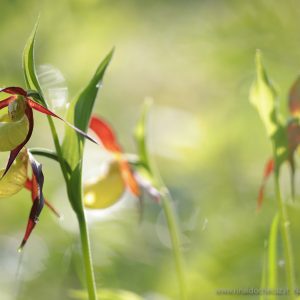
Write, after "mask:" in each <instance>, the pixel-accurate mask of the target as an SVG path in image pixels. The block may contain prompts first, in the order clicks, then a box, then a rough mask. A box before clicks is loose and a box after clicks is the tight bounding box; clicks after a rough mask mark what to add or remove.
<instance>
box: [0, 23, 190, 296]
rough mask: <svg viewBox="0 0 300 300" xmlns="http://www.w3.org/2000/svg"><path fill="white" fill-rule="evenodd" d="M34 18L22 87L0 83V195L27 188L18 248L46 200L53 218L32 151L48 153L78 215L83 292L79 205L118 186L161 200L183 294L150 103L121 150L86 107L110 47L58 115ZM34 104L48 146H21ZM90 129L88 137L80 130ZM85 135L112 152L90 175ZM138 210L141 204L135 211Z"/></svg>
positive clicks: (112, 198) (95, 201) (104, 197)
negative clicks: (44, 121)
mask: <svg viewBox="0 0 300 300" xmlns="http://www.w3.org/2000/svg"><path fill="white" fill-rule="evenodd" d="M36 31H37V25H36V26H35V28H34V30H33V32H32V34H31V36H30V37H29V39H28V41H27V44H26V46H25V49H24V52H23V70H24V77H25V83H26V88H21V87H15V86H13V87H6V88H2V89H1V90H0V95H5V96H6V97H3V98H1V99H2V100H1V101H0V110H3V111H4V114H2V115H1V116H0V152H8V151H9V152H10V154H9V158H8V161H7V164H6V166H5V168H3V169H2V170H0V177H1V179H0V198H7V197H10V196H12V195H14V194H16V193H18V192H19V191H21V190H22V189H23V188H26V189H27V190H29V191H30V192H31V199H32V207H31V210H30V214H29V218H28V222H27V227H26V231H25V234H24V237H23V240H22V242H21V245H20V250H21V249H22V248H23V247H24V245H25V244H26V242H27V240H28V238H29V237H30V235H31V233H32V231H33V229H34V227H35V226H36V224H37V222H38V219H39V216H40V214H41V212H42V210H43V207H44V206H45V205H46V206H47V207H49V209H50V210H51V211H52V212H53V213H54V214H55V215H57V216H58V217H59V216H60V214H59V212H58V211H57V210H56V209H55V208H54V207H53V206H52V205H51V204H50V202H49V201H47V200H46V199H45V198H44V194H43V186H44V175H43V170H42V165H41V164H40V163H39V162H38V161H37V160H36V159H35V157H34V155H41V156H45V157H47V158H51V159H54V160H55V161H57V162H58V163H59V165H60V168H61V171H62V175H63V178H64V181H65V184H66V190H67V196H68V200H69V202H70V204H71V207H72V209H73V210H74V213H75V215H76V217H77V220H78V225H79V234H80V239H81V246H82V257H83V262H84V272H85V276H86V283H87V291H88V296H89V299H91V300H95V299H97V293H96V284H95V278H94V271H93V264H92V257H91V251H90V240H89V233H88V228H87V221H86V214H85V209H87V208H88V209H105V208H107V207H110V206H112V205H114V204H115V203H116V202H118V201H119V200H120V199H121V198H122V195H123V193H124V192H125V191H127V190H128V191H130V193H131V194H132V195H133V196H134V197H135V198H136V199H138V200H139V201H137V203H139V204H140V205H139V207H140V208H142V200H143V196H144V195H145V194H148V196H150V198H152V199H153V200H155V202H156V203H160V204H161V205H162V209H163V211H164V213H165V216H166V219H167V224H168V229H169V232H170V236H171V240H172V245H173V253H174V261H175V265H176V271H177V277H178V283H179V291H180V295H181V298H182V299H186V289H185V282H184V272H183V262H182V257H181V251H180V238H179V233H178V228H177V223H176V218H175V216H174V211H173V208H172V204H171V202H172V199H171V195H170V193H169V192H168V190H167V188H166V187H165V185H164V183H163V181H162V180H161V178H160V176H159V174H158V171H157V170H156V168H155V167H154V164H153V162H152V161H151V159H150V157H149V153H148V149H147V143H146V120H147V113H148V110H149V104H146V105H145V109H144V110H143V113H142V115H141V118H140V119H139V121H138V123H137V126H136V129H135V132H134V137H135V140H136V144H137V150H138V151H137V153H138V154H137V155H134V157H135V159H133V160H132V159H130V158H129V157H130V155H127V154H126V153H125V152H123V149H122V147H121V145H120V144H119V142H118V139H117V137H116V134H115V133H114V130H113V128H112V127H111V126H110V125H109V124H108V122H106V121H105V120H104V119H103V118H100V117H97V116H95V115H93V114H92V111H93V107H94V104H95V101H96V98H97V95H98V92H99V87H100V86H101V83H102V80H103V77H104V74H105V72H106V69H107V67H108V65H109V63H110V61H111V59H112V56H113V52H114V51H113V50H112V51H111V52H109V54H108V55H107V56H106V57H105V58H104V59H103V60H102V61H101V63H100V64H99V66H98V68H97V69H96V72H95V73H94V75H93V76H92V77H91V79H90V81H89V82H88V84H87V85H86V87H85V88H84V89H83V90H82V91H81V92H80V93H79V95H78V96H77V97H75V98H74V99H73V100H72V101H71V102H70V105H69V106H68V109H67V113H66V116H65V118H62V117H60V116H58V115H57V114H56V113H54V112H53V111H51V110H50V109H49V105H48V102H47V100H48V99H47V100H46V99H45V96H44V93H43V89H42V87H41V85H40V82H39V78H38V76H37V72H36V69H35V60H34V45H35V36H36ZM33 111H37V112H39V113H42V114H44V115H46V116H47V118H48V122H49V126H50V130H51V134H52V138H53V141H54V146H55V151H53V150H49V149H44V148H31V149H28V148H26V146H27V143H28V142H29V140H30V138H31V136H32V133H33V129H34V114H33ZM53 118H56V119H59V120H60V121H63V122H64V123H65V124H66V126H65V133H64V138H63V140H62V141H60V139H59V138H58V133H57V131H56V127H55V124H54V122H53ZM89 129H90V132H93V133H94V136H95V138H93V137H91V136H90V135H89V134H88V133H87V132H88V130H89ZM85 140H89V141H91V142H92V143H94V144H96V145H98V146H99V145H102V147H103V148H104V149H105V150H106V151H107V152H109V153H110V154H111V156H112V157H113V159H112V160H111V161H110V163H109V166H108V172H107V173H106V174H105V175H104V176H100V177H98V178H95V180H93V182H87V183H83V182H82V169H83V151H84V145H85ZM140 211H141V210H140Z"/></svg>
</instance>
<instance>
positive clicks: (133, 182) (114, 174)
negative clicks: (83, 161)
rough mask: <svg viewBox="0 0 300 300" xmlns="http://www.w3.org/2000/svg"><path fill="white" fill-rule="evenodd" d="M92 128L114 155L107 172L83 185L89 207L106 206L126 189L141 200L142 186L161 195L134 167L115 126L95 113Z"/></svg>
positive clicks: (85, 201) (119, 196) (112, 202)
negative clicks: (118, 137)
mask: <svg viewBox="0 0 300 300" xmlns="http://www.w3.org/2000/svg"><path fill="white" fill-rule="evenodd" d="M89 128H90V129H91V130H92V131H93V132H94V133H95V135H96V136H97V138H98V139H99V140H100V141H101V143H102V145H103V147H104V149H105V150H106V151H108V152H109V153H111V154H112V156H113V160H112V161H111V162H110V163H109V166H108V171H107V172H106V174H105V175H104V176H99V177H98V178H95V179H94V180H92V181H90V182H87V183H86V184H85V185H84V205H85V207H86V208H90V209H104V208H107V207H110V206H112V205H113V204H115V203H116V202H117V201H119V200H120V199H121V196H122V195H123V193H124V191H125V189H126V188H127V189H128V190H129V191H130V192H131V193H132V194H133V195H134V196H136V197H138V198H139V199H140V197H141V189H142V190H146V191H147V192H149V193H150V194H151V195H154V196H155V199H156V200H157V199H158V198H159V192H158V191H157V190H156V189H155V188H154V187H152V186H151V185H150V184H149V183H148V182H145V181H143V180H141V177H140V176H138V174H136V173H135V172H134V171H133V170H132V169H131V166H130V164H129V162H128V160H127V158H126V155H125V154H124V153H123V150H122V147H121V146H120V144H119V143H118V140H117V137H116V135H115V133H114V131H113V129H112V127H111V126H110V125H109V124H108V123H107V122H106V121H104V120H103V119H102V118H99V117H96V116H92V118H91V121H90V126H89Z"/></svg>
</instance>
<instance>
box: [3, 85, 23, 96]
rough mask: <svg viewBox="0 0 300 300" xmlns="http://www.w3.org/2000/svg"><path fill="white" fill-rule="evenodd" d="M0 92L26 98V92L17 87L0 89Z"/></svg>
mask: <svg viewBox="0 0 300 300" xmlns="http://www.w3.org/2000/svg"><path fill="white" fill-rule="evenodd" d="M0 92H3V93H6V94H11V95H21V96H24V97H26V96H27V92H26V91H25V90H24V89H22V88H21V87H17V86H10V87H6V88H3V89H0Z"/></svg>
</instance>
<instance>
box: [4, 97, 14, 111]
mask: <svg viewBox="0 0 300 300" xmlns="http://www.w3.org/2000/svg"><path fill="white" fill-rule="evenodd" d="M14 99H15V96H10V97H8V98H6V99H3V100H1V101H0V109H2V108H4V107H6V106H8V105H9V103H10V102H11V101H12V100H14Z"/></svg>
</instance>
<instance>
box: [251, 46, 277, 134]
mask: <svg viewBox="0 0 300 300" xmlns="http://www.w3.org/2000/svg"><path fill="white" fill-rule="evenodd" d="M250 101H251V103H252V104H253V105H254V106H255V107H256V109H257V111H258V113H259V115H260V117H261V119H262V121H263V123H264V125H265V128H266V131H267V135H268V136H269V137H271V138H272V137H273V135H274V134H275V132H276V131H277V128H278V117H277V112H276V93H275V89H274V87H273V86H272V84H271V82H270V80H269V78H268V76H267V73H266V71H265V69H264V67H263V64H262V61H261V53H260V51H259V50H257V52H256V79H255V82H254V83H253V85H252V88H251V92H250Z"/></svg>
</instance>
